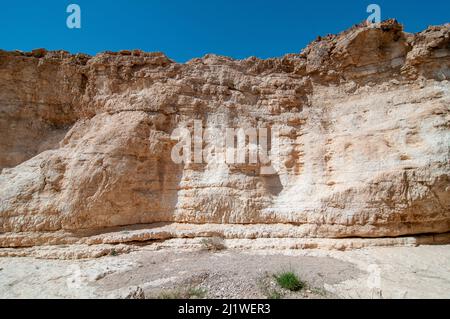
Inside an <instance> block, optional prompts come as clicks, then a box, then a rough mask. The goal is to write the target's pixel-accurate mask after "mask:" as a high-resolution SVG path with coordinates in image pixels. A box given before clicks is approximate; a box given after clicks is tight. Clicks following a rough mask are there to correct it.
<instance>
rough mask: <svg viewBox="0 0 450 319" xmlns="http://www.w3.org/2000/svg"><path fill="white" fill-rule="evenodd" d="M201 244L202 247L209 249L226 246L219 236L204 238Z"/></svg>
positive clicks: (220, 248)
mask: <svg viewBox="0 0 450 319" xmlns="http://www.w3.org/2000/svg"><path fill="white" fill-rule="evenodd" d="M201 244H202V246H203V248H204V249H206V250H209V251H217V250H223V249H225V248H226V247H225V244H224V243H223V239H222V238H220V237H212V238H204V239H202V241H201Z"/></svg>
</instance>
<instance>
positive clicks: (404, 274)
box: [0, 245, 450, 298]
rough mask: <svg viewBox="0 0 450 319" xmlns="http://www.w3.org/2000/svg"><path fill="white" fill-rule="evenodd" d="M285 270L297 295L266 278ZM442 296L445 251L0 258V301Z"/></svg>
mask: <svg viewBox="0 0 450 319" xmlns="http://www.w3.org/2000/svg"><path fill="white" fill-rule="evenodd" d="M283 271H293V272H295V273H296V274H297V275H298V277H299V278H300V279H301V280H303V281H304V282H305V283H306V287H305V288H304V289H302V290H301V291H300V292H295V293H292V292H289V291H287V290H284V289H282V288H280V287H279V286H278V285H277V284H276V282H275V280H274V276H273V275H274V274H278V273H280V272H283ZM144 296H145V297H146V298H173V297H182V298H187V297H191V298H194V297H197V298H198V297H200V298H450V245H440V246H419V247H384V248H381V247H373V248H364V249H359V250H351V251H326V250H288V249H287V250H256V251H254V250H238V249H225V250H219V251H208V250H205V249H180V248H170V247H169V248H164V249H161V250H154V249H151V248H150V247H146V246H144V247H141V248H140V249H139V250H137V251H133V252H131V253H128V254H119V255H111V256H105V257H100V258H95V259H84V260H49V259H37V258H31V257H3V258H0V297H1V298H127V297H131V298H137V297H144Z"/></svg>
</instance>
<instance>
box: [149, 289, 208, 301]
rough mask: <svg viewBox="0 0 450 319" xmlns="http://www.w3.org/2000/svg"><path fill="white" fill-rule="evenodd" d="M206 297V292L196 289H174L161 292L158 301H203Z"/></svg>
mask: <svg viewBox="0 0 450 319" xmlns="http://www.w3.org/2000/svg"><path fill="white" fill-rule="evenodd" d="M205 296H206V290H205V289H202V288H197V287H189V288H187V289H175V290H168V291H163V292H161V293H160V294H159V295H158V296H157V298H158V299H203V298H205Z"/></svg>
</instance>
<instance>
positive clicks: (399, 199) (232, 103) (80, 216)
mask: <svg viewBox="0 0 450 319" xmlns="http://www.w3.org/2000/svg"><path fill="white" fill-rule="evenodd" d="M449 29H450V25H449V24H446V25H443V26H437V27H430V28H428V29H427V30H425V31H423V32H421V33H418V34H414V35H413V34H407V33H404V32H403V31H402V27H401V25H399V24H398V23H397V22H396V21H392V20H390V21H386V22H383V23H382V24H381V25H378V26H366V25H359V26H355V27H353V28H352V29H349V30H347V31H345V32H343V33H341V34H339V35H335V36H334V35H333V36H331V35H330V36H327V37H325V38H319V39H317V40H316V41H315V42H313V43H311V44H310V45H309V46H308V47H307V48H306V49H305V50H304V51H303V52H302V53H300V54H289V55H286V56H284V57H282V58H274V59H268V60H260V59H257V58H248V59H245V60H239V61H237V60H232V59H229V58H226V57H219V56H214V55H207V56H205V57H203V58H200V59H194V60H191V61H189V62H187V63H186V64H178V63H175V62H173V61H171V60H170V59H168V58H167V57H165V56H164V55H163V54H160V53H143V52H141V51H130V52H128V51H122V52H119V53H102V54H99V55H96V56H94V57H90V56H86V55H81V54H78V55H71V54H68V53H66V52H62V51H61V52H47V51H45V50H35V51H33V52H31V53H22V52H5V51H0V114H1V115H0V168H1V169H2V171H1V175H0V233H3V234H0V237H1V238H3V239H4V238H6V237H7V236H11V235H13V234H18V233H22V232H26V233H27V234H33V233H40V234H42V233H57V232H61V231H67V232H77V231H80V230H83V231H84V230H86V231H87V230H92V231H96V230H99V231H100V230H102V229H104V228H107V227H114V226H126V225H134V224H150V223H157V222H177V223H186V224H208V225H209V224H223V225H225V226H226V227H230V228H231V227H240V226H241V225H235V226H233V225H231V224H255V225H263V224H264V226H261V227H263V229H264V231H262V232H259V233H258V234H257V235H254V237H255V236H262V237H270V236H275V237H277V236H283V234H280V233H279V232H276V231H275V229H276V227H279V226H280V225H279V224H288V225H289V227H290V228H289V229H290V230H289V232H290V235H291V236H294V235H292V231H293V232H294V233H295V236H298V237H383V236H400V235H408V234H421V233H439V232H448V231H450V183H449V180H450V179H449V173H450V162H449V158H450V156H449V153H450V152H449V145H450V130H449V128H450V124H449V120H450V116H449V106H450V92H449V88H450V85H449V79H450V30H449ZM194 120H197V121H201V123H202V126H203V129H207V128H211V127H216V128H223V127H232V128H241V127H243V128H246V127H253V128H270V130H271V131H276V132H279V135H278V138H279V150H280V151H279V153H278V154H277V156H271V157H270V165H271V167H272V168H273V169H274V173H271V174H264V173H263V172H262V171H261V165H260V164H251V165H250V164H249V165H242V164H227V163H213V162H212V163H200V164H199V163H181V164H177V163H175V162H174V161H173V160H172V158H171V151H172V149H173V146H174V144H175V143H176V142H177V141H176V140H174V139H173V136H172V133H173V131H174V130H175V129H177V128H188V129H192V127H193V126H194V124H193V123H194ZM206 144H208V143H206ZM208 147H209V149H208ZM208 150H209V151H211V150H212V148H211V146H206V151H208ZM212 151H213V152H214V150H212ZM215 151H216V152H217V150H215ZM271 225H272V226H273V229H274V231H273V232H272V230H271V229H272V228H271ZM225 226H224V227H225ZM2 236H3V237H2ZM1 238H0V242H2V243H3V245H12V246H14V245H25V244H23V243H22V244H21V243H17V244H12V243H11V242H9V243H7V244H5V241H2V240H1ZM32 244H33V242H32V241H31V243H30V242H28V243H27V244H26V245H32Z"/></svg>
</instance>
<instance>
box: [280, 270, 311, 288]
mask: <svg viewBox="0 0 450 319" xmlns="http://www.w3.org/2000/svg"><path fill="white" fill-rule="evenodd" d="M275 280H276V281H277V283H278V285H280V287H282V288H284V289H288V290H290V291H299V290H300V289H302V288H303V287H304V286H305V283H304V282H303V281H301V280H300V279H298V277H297V275H296V274H294V273H293V272H291V271H288V272H283V273H281V274H278V275H275Z"/></svg>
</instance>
